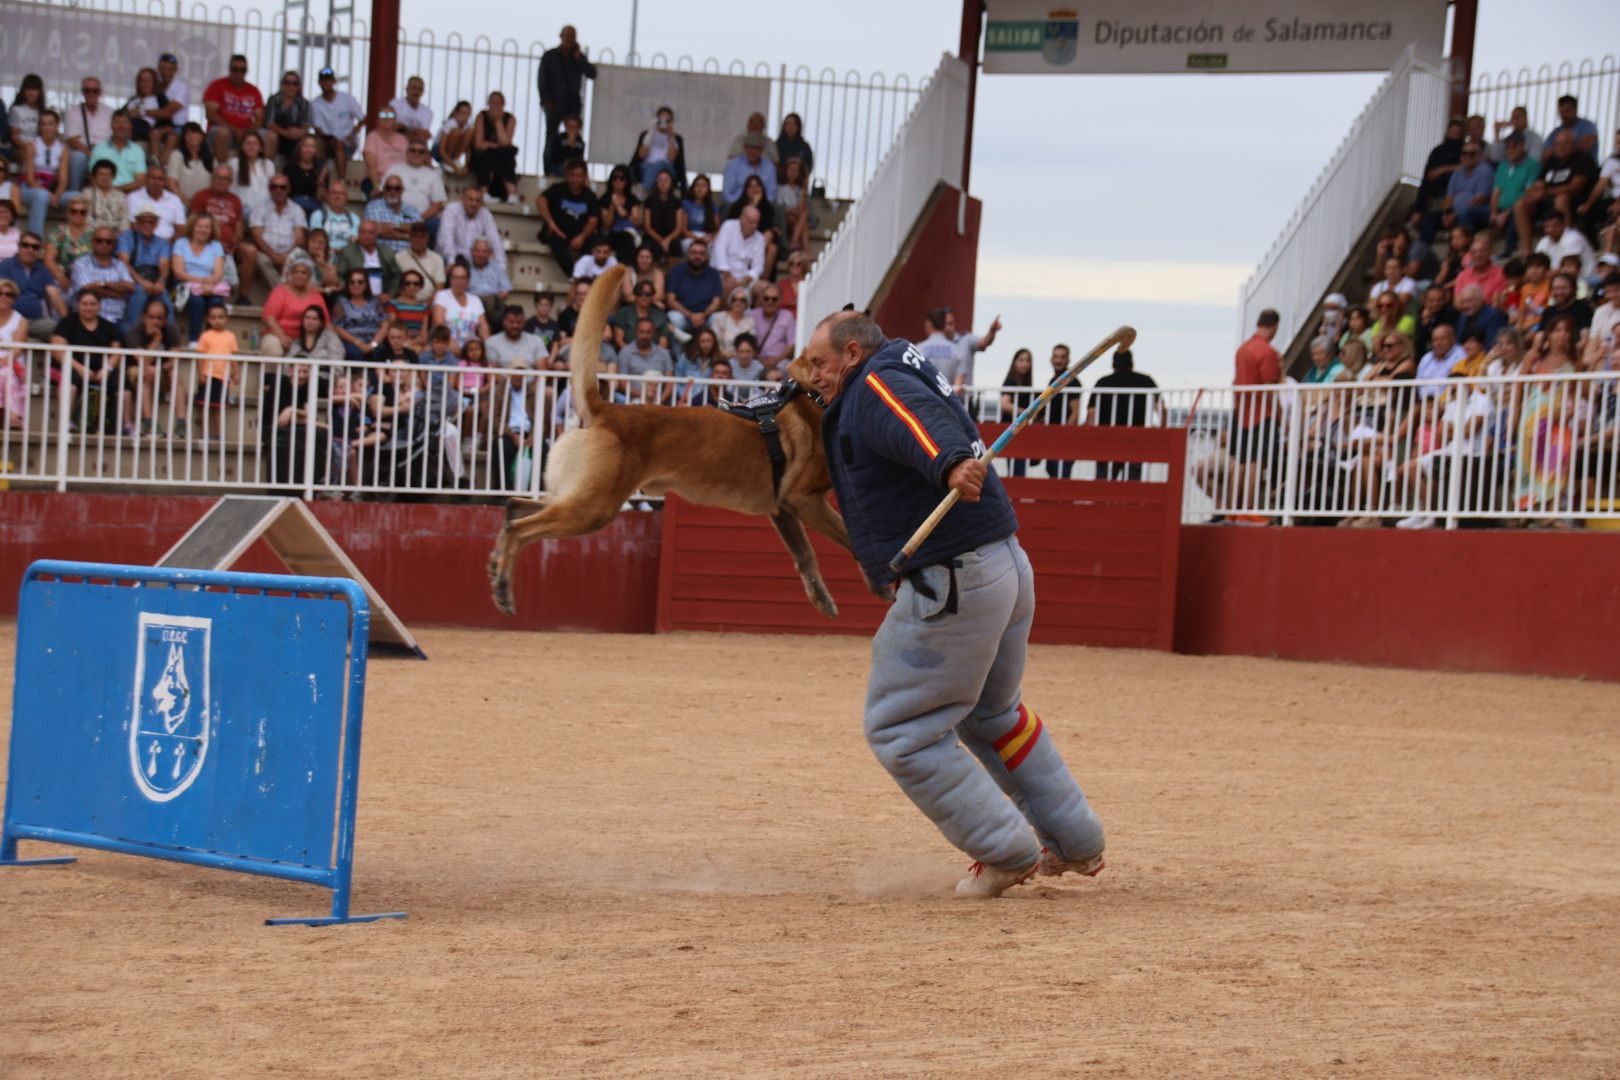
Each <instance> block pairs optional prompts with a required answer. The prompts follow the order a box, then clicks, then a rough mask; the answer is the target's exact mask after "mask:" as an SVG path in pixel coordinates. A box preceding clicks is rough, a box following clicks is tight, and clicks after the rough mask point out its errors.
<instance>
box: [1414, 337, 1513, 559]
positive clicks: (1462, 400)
mask: <svg viewBox="0 0 1620 1080" xmlns="http://www.w3.org/2000/svg"><path fill="white" fill-rule="evenodd" d="M1442 325H1444V324H1442ZM1465 339H1468V350H1467V351H1468V352H1469V353H1472V354H1475V355H1478V354H1483V352H1484V349H1485V335H1484V334H1483V333H1481V332H1480V331H1478V330H1470V331H1469V332H1468V333H1467V334H1466V335H1465ZM1434 390H1435V392H1436V393H1439V392H1440V391H1442V390H1443V391H1445V392H1446V402H1445V406H1444V407H1443V408H1442V409H1441V411H1440V430H1441V432H1443V433H1444V435H1445V439H1446V442H1445V445H1443V446H1437V447H1435V448H1434V449H1433V450H1429V451H1427V452H1425V453H1422V454H1419V455H1418V456H1417V457H1415V458H1413V459H1412V460H1410V461H1408V462H1407V463H1406V464H1405V465H1402V466H1401V467H1400V470H1399V472H1398V474H1397V480H1396V487H1395V490H1397V491H1402V490H1405V491H1410V492H1412V493H1413V495H1415V496H1416V499H1417V504H1418V506H1420V507H1424V508H1429V507H1432V506H1433V505H1434V504H1433V503H1432V502H1431V501H1430V500H1431V497H1432V494H1431V493H1432V489H1433V487H1434V463H1435V462H1436V461H1448V462H1449V461H1453V460H1454V459H1455V458H1458V457H1463V458H1474V459H1478V458H1482V457H1484V456H1485V450H1486V447H1487V436H1488V434H1489V429H1488V425H1489V423H1490V419H1491V416H1492V414H1494V413H1495V412H1496V406H1495V405H1494V404H1493V403H1492V401H1491V393H1490V389H1489V388H1488V387H1487V386H1481V385H1479V384H1475V385H1472V386H1469V387H1467V388H1466V389H1465V388H1463V387H1461V386H1446V387H1435V388H1434ZM1496 392H1497V393H1500V392H1501V390H1500V388H1498V389H1497V391H1496ZM1427 407H1429V408H1432V407H1433V406H1427ZM1416 416H1418V411H1417V410H1413V412H1412V413H1411V414H1410V415H1409V422H1410V420H1411V418H1414V417H1416ZM1453 467H1457V468H1462V469H1464V470H1466V471H1465V472H1464V473H1463V475H1464V476H1465V477H1466V476H1470V475H1474V474H1476V473H1477V472H1478V468H1479V467H1478V465H1477V464H1474V463H1468V464H1465V463H1463V462H1461V461H1457V462H1456V464H1455V465H1454V466H1453ZM1465 498H1466V496H1465ZM1434 526H1435V519H1434V518H1433V517H1432V516H1431V515H1429V514H1427V513H1424V511H1423V510H1419V511H1418V512H1417V513H1415V514H1413V515H1412V516H1410V517H1406V518H1402V519H1401V520H1400V521H1397V522H1396V523H1395V527H1396V528H1397V529H1432V528H1434Z"/></svg>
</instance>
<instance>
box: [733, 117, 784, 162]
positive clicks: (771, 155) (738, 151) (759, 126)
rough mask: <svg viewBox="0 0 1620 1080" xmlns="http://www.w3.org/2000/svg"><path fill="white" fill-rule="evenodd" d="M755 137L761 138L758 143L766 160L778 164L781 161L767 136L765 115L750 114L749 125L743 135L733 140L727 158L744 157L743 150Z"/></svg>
mask: <svg viewBox="0 0 1620 1080" xmlns="http://www.w3.org/2000/svg"><path fill="white" fill-rule="evenodd" d="M754 135H757V136H759V140H758V141H759V146H760V151H761V152H762V153H763V154H764V156H765V158H766V159H767V160H768V161H770V163H771V164H772V165H775V164H777V162H778V160H779V159H778V157H777V149H776V144H775V143H773V142H771V140H770V139H769V138H768V137H767V136H766V134H765V114H764V113H750V114H749V116H748V125H747V126H746V127H745V128H744V129H743V132H742V134H740V135H738V136H737V137H736V138H734V139H732V140H731V146H730V147H729V148H728V149H727V150H726V157H727V158H728V159H730V158H734V157H740V156H742V152H743V149H744V148H745V147H747V146H748V144H749V142H751V141H753V140H752V139H751V138H750V136H754Z"/></svg>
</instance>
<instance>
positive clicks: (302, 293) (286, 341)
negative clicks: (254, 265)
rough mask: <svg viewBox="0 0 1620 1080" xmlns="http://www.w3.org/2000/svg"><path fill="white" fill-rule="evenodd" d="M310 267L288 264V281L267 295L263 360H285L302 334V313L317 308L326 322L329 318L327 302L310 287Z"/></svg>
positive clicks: (294, 263) (260, 348)
mask: <svg viewBox="0 0 1620 1080" xmlns="http://www.w3.org/2000/svg"><path fill="white" fill-rule="evenodd" d="M309 282H310V266H309V263H307V262H289V263H288V264H287V279H286V280H285V281H283V282H282V283H281V284H280V285H277V286H276V287H275V288H274V289H272V290H271V291H270V298H269V299H268V300H266V301H265V302H264V328H263V330H261V331H260V338H259V352H260V353H262V354H263V355H265V356H285V355H287V350H288V349H289V348H290V347H291V346H292V343H293V342H294V341H296V340H297V339H298V335H299V334H300V333H302V332H303V317H304V312H305V311H306V310H307V309H309V308H312V307H313V308H320V309H321V314H322V315H324V316H326V320H325V321H327V322H329V321H331V315H330V313H329V312H328V311H327V310H326V298H325V297H323V296H322V295H321V294H320V293H319V292H318V291H317V290H315V289H313V288H311V287H310V284H309Z"/></svg>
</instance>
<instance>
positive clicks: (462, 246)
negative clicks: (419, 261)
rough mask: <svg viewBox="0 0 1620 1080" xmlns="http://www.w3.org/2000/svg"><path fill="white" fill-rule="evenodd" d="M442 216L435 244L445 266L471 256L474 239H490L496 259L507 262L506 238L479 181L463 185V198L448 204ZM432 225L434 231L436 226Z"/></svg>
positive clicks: (503, 262)
mask: <svg viewBox="0 0 1620 1080" xmlns="http://www.w3.org/2000/svg"><path fill="white" fill-rule="evenodd" d="M439 219H440V221H441V224H440V226H439V237H438V243H437V244H436V245H435V246H436V247H437V248H438V249H439V254H440V255H443V256H444V264H445V266H450V265H451V264H453V263H454V262H455V261H456V259H458V258H461V259H471V258H472V246H473V241H474V240H488V241H489V248H490V251H491V253H493V255H494V257H495V261H496V262H498V263H500V264H501V265H502V266H505V265H506V241H504V240H502V239H501V231H500V230H499V229H497V228H496V227H495V215H494V214H491V213H490V212H489V208H488V207H487V206H485V205H484V189H483V188H481V187H479V186H478V185H477V184H469V185H467V186H466V187H464V188H462V189H461V199H460V200H459V201H457V202H453V203H450V204H449V205H448V206H446V207H445V208H444V212H443V213H441V214H440V215H439ZM428 228H429V231H430V232H431V231H432V226H431V225H429V226H428Z"/></svg>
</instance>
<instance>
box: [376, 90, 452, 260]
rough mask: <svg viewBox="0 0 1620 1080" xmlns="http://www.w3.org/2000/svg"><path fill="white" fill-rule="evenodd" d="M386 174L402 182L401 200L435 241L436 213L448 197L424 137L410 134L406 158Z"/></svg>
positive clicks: (436, 235) (441, 209)
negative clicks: (418, 216) (402, 192)
mask: <svg viewBox="0 0 1620 1080" xmlns="http://www.w3.org/2000/svg"><path fill="white" fill-rule="evenodd" d="M415 81H417V82H420V81H421V80H420V79H418V80H415ZM430 115H431V111H430ZM387 175H388V176H391V177H397V178H398V179H399V181H400V183H402V184H404V185H405V191H404V194H403V195H402V198H403V200H404V202H405V203H406V205H408V206H413V207H415V208H416V212H417V213H418V214H420V215H421V216H422V220H423V221H425V222H427V226H428V239H429V240H430V241H437V240H438V234H439V224H440V217H439V215H440V214H441V213H443V211H444V208H445V204H446V203H447V202H448V201H449V199H450V196H449V195H448V194H447V193H446V192H445V190H444V175H443V174H442V173H440V172H439V170H438V169H435V168H434V167H433V159H432V158H431V157H429V156H428V144H427V140H426V139H423V138H420V137H418V136H415V135H412V136H411V137H410V142H409V143H408V144H407V145H406V147H405V160H404V161H403V162H401V163H400V164H398V165H395V166H393V167H391V168H390V169H389V170H388V173H387Z"/></svg>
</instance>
